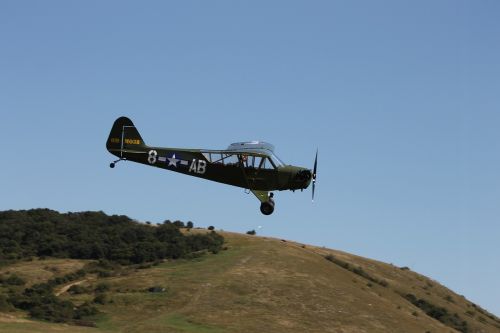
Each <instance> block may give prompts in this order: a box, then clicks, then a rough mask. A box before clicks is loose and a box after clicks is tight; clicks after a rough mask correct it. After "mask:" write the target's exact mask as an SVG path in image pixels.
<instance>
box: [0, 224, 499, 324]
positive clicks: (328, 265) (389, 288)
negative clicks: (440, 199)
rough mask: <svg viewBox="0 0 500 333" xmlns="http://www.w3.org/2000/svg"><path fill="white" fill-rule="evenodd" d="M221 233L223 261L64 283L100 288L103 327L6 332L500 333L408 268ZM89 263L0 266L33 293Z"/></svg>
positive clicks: (75, 298) (89, 297) (77, 295)
mask: <svg viewBox="0 0 500 333" xmlns="http://www.w3.org/2000/svg"><path fill="white" fill-rule="evenodd" d="M189 232H191V233H196V232H204V231H200V230H194V229H192V230H191V231H189ZM221 234H222V235H223V236H224V238H225V240H226V243H225V246H226V247H227V248H226V249H225V250H223V251H220V252H219V253H218V254H211V253H208V254H205V255H204V256H201V257H199V258H195V259H177V260H167V261H164V262H162V263H160V264H158V265H142V266H138V265H136V266H129V267H126V268H121V269H120V271H119V272H118V273H117V274H112V275H111V276H99V275H97V274H89V275H86V276H84V277H83V278H81V279H78V280H75V281H71V282H69V283H66V284H64V285H60V286H58V287H57V288H56V290H55V294H56V295H58V296H57V297H59V298H61V299H69V300H71V301H72V302H74V304H81V303H83V302H85V301H89V302H92V301H93V300H95V298H96V293H97V292H96V290H100V291H101V295H103V296H102V299H100V300H99V301H100V302H98V303H97V308H98V309H99V311H100V314H98V315H97V316H96V317H95V318H93V319H94V322H95V325H96V327H84V326H74V325H68V324H58V323H48V322H42V321H36V320H31V319H29V318H28V316H27V314H26V313H24V312H22V311H19V310H10V311H3V312H0V332H13V333H17V332H44V333H48V332H64V331H68V332H89V333H90V332H179V333H181V332H193V333H194V332H200V333H214V332H300V333H303V332H345V333H347V332H420V333H425V332H433V333H436V332H446V333H448V332H460V331H461V332H500V320H499V319H498V318H496V317H495V316H493V315H491V314H489V313H488V312H486V311H485V310H483V309H481V308H480V307H479V306H477V305H475V304H472V303H471V302H469V301H467V300H466V299H465V298H464V297H462V296H460V295H457V294H455V293H453V292H452V291H451V290H449V289H447V288H445V287H444V286H442V285H440V284H439V283H437V282H435V281H433V280H431V279H429V278H427V277H424V276H422V275H419V274H417V273H415V272H412V271H411V270H409V269H407V268H400V267H396V266H393V265H390V264H386V263H382V262H378V261H374V260H370V259H366V258H362V257H359V256H355V255H351V254H348V253H344V252H340V251H335V250H329V249H325V248H318V247H314V246H309V245H302V244H298V243H295V242H290V241H284V240H278V239H271V238H265V237H258V236H248V235H241V234H234V233H226V232H222V233H221ZM86 262H87V261H84V260H73V259H46V260H33V261H24V262H18V263H16V264H12V265H8V266H4V267H2V268H0V275H1V274H16V275H18V276H19V277H21V278H22V279H24V280H25V281H26V285H27V286H29V285H31V284H33V283H39V282H40V281H43V280H48V279H50V278H54V277H55V276H60V275H61V274H65V273H67V272H71V271H72V270H77V269H80V268H81V267H83V266H84V265H85V263H86ZM74 284H75V285H77V286H78V287H76V286H73V285H74ZM72 286H73V287H72ZM72 290H73V291H76V292H72ZM100 303H102V304H100Z"/></svg>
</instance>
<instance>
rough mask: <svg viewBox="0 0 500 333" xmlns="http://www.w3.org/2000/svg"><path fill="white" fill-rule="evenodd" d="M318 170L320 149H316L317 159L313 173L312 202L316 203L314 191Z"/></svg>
mask: <svg viewBox="0 0 500 333" xmlns="http://www.w3.org/2000/svg"><path fill="white" fill-rule="evenodd" d="M317 169H318V149H316V158H315V159H314V168H313V173H312V202H314V189H315V188H316V170H317Z"/></svg>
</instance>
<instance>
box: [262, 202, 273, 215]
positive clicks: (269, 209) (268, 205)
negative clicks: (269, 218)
mask: <svg viewBox="0 0 500 333" xmlns="http://www.w3.org/2000/svg"><path fill="white" fill-rule="evenodd" d="M260 211H261V213H262V214H264V215H271V214H272V213H273V212H274V200H273V199H271V198H269V201H265V202H263V203H261V204H260Z"/></svg>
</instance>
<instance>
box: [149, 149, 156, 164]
mask: <svg viewBox="0 0 500 333" xmlns="http://www.w3.org/2000/svg"><path fill="white" fill-rule="evenodd" d="M157 155H158V153H157V152H156V150H150V151H149V153H148V162H149V164H155V163H156V156H157Z"/></svg>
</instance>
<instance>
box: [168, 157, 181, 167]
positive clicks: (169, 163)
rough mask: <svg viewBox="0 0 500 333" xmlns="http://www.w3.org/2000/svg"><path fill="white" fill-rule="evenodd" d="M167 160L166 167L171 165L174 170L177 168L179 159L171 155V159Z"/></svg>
mask: <svg viewBox="0 0 500 333" xmlns="http://www.w3.org/2000/svg"><path fill="white" fill-rule="evenodd" d="M167 160H168V165H167V166H171V165H173V166H174V167H176V168H177V163H179V161H180V160H179V159H177V158H175V154H173V155H172V157H168V158H167Z"/></svg>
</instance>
